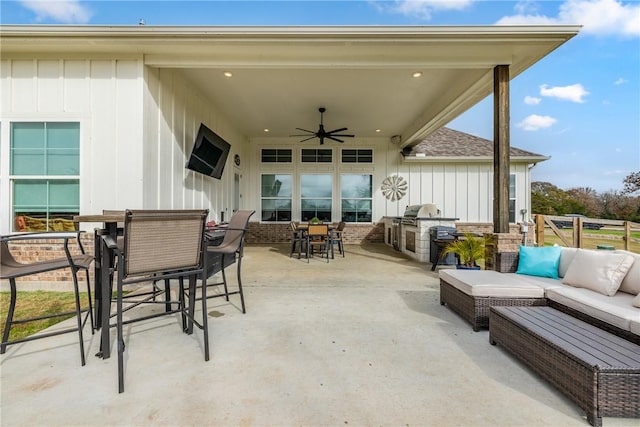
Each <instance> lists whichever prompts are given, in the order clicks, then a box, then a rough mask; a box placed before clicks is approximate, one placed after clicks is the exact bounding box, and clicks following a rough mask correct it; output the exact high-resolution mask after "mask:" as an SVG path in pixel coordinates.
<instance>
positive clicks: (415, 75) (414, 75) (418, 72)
mask: <svg viewBox="0 0 640 427" xmlns="http://www.w3.org/2000/svg"><path fill="white" fill-rule="evenodd" d="M411 75H412V76H413V77H415V78H416V79H417V78H418V77H422V71H416V72H414V73H413V74H411Z"/></svg>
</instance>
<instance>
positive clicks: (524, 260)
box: [516, 246, 562, 279]
mask: <svg viewBox="0 0 640 427" xmlns="http://www.w3.org/2000/svg"><path fill="white" fill-rule="evenodd" d="M561 253H562V247H560V246H543V247H540V248H536V247H533V246H520V254H519V255H518V271H516V273H518V274H527V275H529V276H539V277H551V278H553V279H557V278H558V265H560V254H561Z"/></svg>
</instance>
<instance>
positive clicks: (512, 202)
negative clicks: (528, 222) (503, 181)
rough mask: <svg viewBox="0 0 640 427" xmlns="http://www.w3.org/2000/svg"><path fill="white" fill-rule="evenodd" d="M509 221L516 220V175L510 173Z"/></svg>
mask: <svg viewBox="0 0 640 427" xmlns="http://www.w3.org/2000/svg"><path fill="white" fill-rule="evenodd" d="M509 222H516V176H515V174H511V175H509Z"/></svg>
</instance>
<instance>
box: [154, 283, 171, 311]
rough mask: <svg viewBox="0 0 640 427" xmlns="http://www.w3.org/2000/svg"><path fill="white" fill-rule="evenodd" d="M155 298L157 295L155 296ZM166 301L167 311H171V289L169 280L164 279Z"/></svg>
mask: <svg viewBox="0 0 640 427" xmlns="http://www.w3.org/2000/svg"><path fill="white" fill-rule="evenodd" d="M154 296H155V294H154ZM164 300H165V305H164V308H165V311H171V304H170V303H169V301H171V287H170V286H169V279H164Z"/></svg>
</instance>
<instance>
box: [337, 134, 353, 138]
mask: <svg viewBox="0 0 640 427" xmlns="http://www.w3.org/2000/svg"><path fill="white" fill-rule="evenodd" d="M331 136H339V137H341V138H354V137H355V135H347V134H340V133H335V134H332V135H331Z"/></svg>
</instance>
